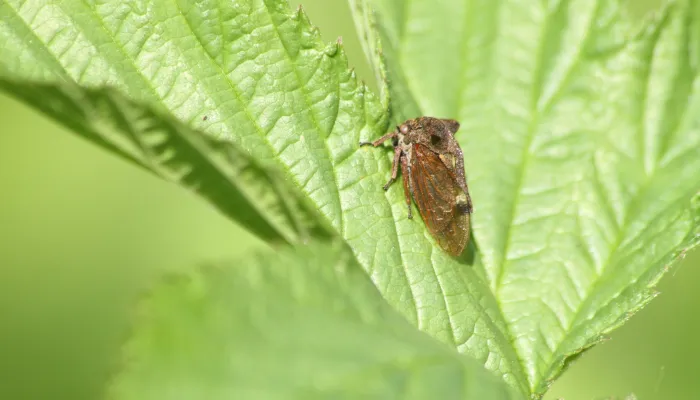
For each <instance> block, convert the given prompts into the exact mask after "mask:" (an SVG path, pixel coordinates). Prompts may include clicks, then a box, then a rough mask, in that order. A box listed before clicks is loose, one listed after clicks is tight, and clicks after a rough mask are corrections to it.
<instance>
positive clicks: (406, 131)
mask: <svg viewBox="0 0 700 400" xmlns="http://www.w3.org/2000/svg"><path fill="white" fill-rule="evenodd" d="M399 130H400V131H401V133H403V134H404V135H405V134H407V133H408V126H406V125H401V127H399Z"/></svg>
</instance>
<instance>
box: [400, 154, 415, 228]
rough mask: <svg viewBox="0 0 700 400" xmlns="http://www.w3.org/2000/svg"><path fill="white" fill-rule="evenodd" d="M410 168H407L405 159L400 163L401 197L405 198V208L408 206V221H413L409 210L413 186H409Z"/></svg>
mask: <svg viewBox="0 0 700 400" xmlns="http://www.w3.org/2000/svg"><path fill="white" fill-rule="evenodd" d="M410 168H411V167H409V166H408V163H407V162H406V159H405V158H404V159H403V160H402V162H401V174H402V175H403V195H404V197H405V198H406V206H408V219H413V213H412V210H411V198H412V196H413V186H412V185H411V172H410V170H411V169H410Z"/></svg>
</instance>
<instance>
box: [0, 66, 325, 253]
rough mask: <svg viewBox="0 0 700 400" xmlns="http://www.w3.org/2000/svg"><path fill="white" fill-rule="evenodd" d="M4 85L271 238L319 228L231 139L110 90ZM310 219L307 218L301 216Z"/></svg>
mask: <svg viewBox="0 0 700 400" xmlns="http://www.w3.org/2000/svg"><path fill="white" fill-rule="evenodd" d="M0 89H2V90H5V91H7V92H8V93H12V94H14V95H15V96H17V97H19V98H21V99H23V100H25V101H26V102H27V103H29V104H32V105H34V106H36V107H38V108H39V109H40V110H41V111H43V112H45V113H46V114H48V115H50V116H53V117H54V118H56V119H57V120H59V121H62V122H63V123H65V124H66V125H68V126H69V127H71V128H72V129H74V130H75V131H76V132H80V133H81V134H83V135H84V136H85V137H86V138H87V139H89V140H91V141H92V142H94V143H95V144H97V145H99V146H102V147H104V148H107V149H109V150H111V151H112V152H114V153H116V154H117V155H119V156H121V157H123V158H125V159H127V160H129V161H131V162H133V163H134V164H136V165H138V166H140V167H142V168H144V169H146V170H148V171H150V172H152V173H154V174H156V175H158V176H159V177H161V178H163V179H165V180H168V181H172V182H177V183H179V184H181V185H183V186H185V187H188V188H191V189H193V190H195V191H197V192H198V193H199V194H200V195H202V196H204V197H205V198H207V199H208V200H209V201H210V202H212V203H213V204H214V205H215V206H217V207H218V208H219V209H220V210H221V211H222V212H223V213H224V214H225V215H227V216H229V217H230V218H232V219H234V220H235V221H237V222H238V223H240V224H241V225H242V226H244V227H246V228H248V229H249V230H251V231H252V232H255V233H256V234H257V235H258V236H260V237H262V238H265V239H267V240H268V241H285V242H295V241H298V240H300V239H301V238H304V237H307V236H308V235H309V234H310V232H316V231H319V230H320V229H321V227H319V226H315V225H312V223H311V222H309V221H308V220H305V219H303V218H307V219H308V218H309V217H308V215H309V214H310V211H308V209H305V208H304V207H307V206H308V205H306V204H304V202H303V201H302V200H299V199H298V198H297V197H295V191H294V188H292V187H289V185H288V184H287V183H286V182H285V181H284V179H283V178H282V174H281V173H280V172H279V171H277V170H276V169H275V168H274V165H270V164H269V163H265V162H262V161H260V160H257V159H255V158H253V157H251V156H250V155H249V154H248V153H247V152H245V151H243V150H241V149H240V147H239V146H238V145H236V144H234V143H231V142H230V141H224V140H219V139H214V138H209V137H206V136H204V135H201V134H200V133H199V132H197V131H195V130H193V129H192V128H189V127H187V126H185V125H184V124H182V123H181V122H178V121H176V120H174V119H173V118H172V117H171V116H169V115H167V114H166V113H163V112H161V111H159V110H152V109H150V108H148V107H144V106H142V105H140V104H135V103H134V102H133V101H132V100H130V99H126V98H124V96H123V95H122V94H120V93H119V92H116V91H114V90H109V89H102V90H96V89H88V90H85V89H81V88H79V87H77V86H75V85H70V84H64V85H48V84H31V83H27V82H16V81H11V80H7V79H4V78H1V77H0ZM304 216H305V217H304Z"/></svg>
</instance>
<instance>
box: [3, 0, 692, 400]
mask: <svg viewBox="0 0 700 400" xmlns="http://www.w3.org/2000/svg"><path fill="white" fill-rule="evenodd" d="M357 3H358V4H359V6H358V5H357V4H356V5H355V6H356V7H354V10H355V11H356V12H357V13H356V15H357V21H358V23H357V25H358V26H359V27H361V28H362V29H364V33H365V35H363V37H365V36H366V40H365V44H366V49H367V50H368V51H369V53H368V55H369V56H370V58H371V60H372V61H373V64H374V65H375V70H376V72H377V74H378V76H379V77H380V78H381V79H383V80H385V81H386V82H385V83H384V84H383V88H384V92H383V97H382V100H383V101H381V102H380V101H379V99H377V98H376V97H375V96H374V95H373V94H372V93H370V92H369V91H368V90H367V89H366V88H365V87H364V86H362V85H358V84H357V83H356V81H355V77H354V75H353V74H352V73H351V72H349V71H348V69H347V65H346V59H345V55H344V54H343V49H342V46H340V45H339V44H331V45H326V44H324V43H322V42H321V40H320V37H319V35H318V32H317V31H316V30H315V29H314V28H313V27H312V26H311V25H310V23H309V21H308V20H307V19H306V17H305V16H304V14H303V13H302V12H297V13H295V14H292V15H290V13H289V11H288V9H287V6H286V4H284V3H283V2H282V1H280V0H246V1H214V0H205V1H201V2H196V3H192V2H186V1H182V0H176V1H173V2H165V1H145V0H133V1H130V2H104V3H90V2H84V1H78V0H65V1H61V2H55V3H51V4H48V5H46V4H43V3H41V4H35V3H26V2H20V1H18V0H13V1H5V2H2V3H0V79H1V80H2V85H0V87H1V88H2V89H3V90H5V91H7V92H8V93H11V94H13V95H15V96H17V97H19V98H22V99H24V100H25V101H27V102H28V103H30V104H33V105H34V106H36V107H39V108H40V109H43V110H45V111H46V112H48V113H49V114H50V115H52V116H53V117H54V118H56V119H57V120H58V121H60V122H62V123H64V124H66V125H68V126H70V127H72V128H73V129H75V130H76V131H77V132H79V133H80V134H82V135H84V136H86V137H88V138H91V140H93V141H95V142H97V143H99V144H101V145H103V146H105V147H108V148H110V149H111V150H112V151H117V152H118V153H119V154H122V155H125V154H126V155H129V157H130V159H131V160H132V161H134V162H136V163H137V164H139V165H142V166H145V167H146V168H149V169H152V170H155V171H157V172H159V173H160V174H161V175H166V176H170V177H172V176H175V177H179V176H181V174H182V171H183V169H184V170H186V171H194V172H193V173H191V174H190V175H188V176H187V177H188V179H187V180H186V183H187V182H203V181H207V182H216V184H212V185H211V186H206V187H207V188H210V189H207V190H202V193H204V194H205V195H206V196H207V197H208V198H209V199H210V200H211V201H212V202H213V203H214V204H215V205H216V206H217V207H219V208H220V209H222V210H225V211H226V212H227V214H228V215H229V216H231V217H232V218H234V219H237V220H238V221H241V220H243V219H244V218H251V219H252V221H253V222H251V223H250V224H249V225H248V227H249V229H252V230H253V231H254V232H256V233H257V234H259V235H261V236H264V237H268V238H272V239H274V238H284V239H285V240H286V241H290V242H298V241H303V240H305V238H306V235H307V234H306V233H305V232H309V233H308V235H310V236H316V235H319V233H317V230H314V229H312V230H309V229H305V228H304V227H306V226H308V225H309V224H312V223H313V222H316V223H317V224H318V225H319V226H321V227H322V229H321V230H323V229H325V230H330V231H332V232H331V233H336V234H338V235H339V236H341V237H342V238H344V239H345V241H346V242H347V244H348V245H349V246H350V248H351V249H352V251H353V253H354V256H355V258H356V260H357V261H358V262H359V264H360V265H361V266H362V267H363V268H364V270H365V271H366V272H367V273H368V275H369V276H370V278H371V280H372V281H373V282H374V284H375V285H376V287H377V288H378V289H379V291H380V293H381V294H382V296H384V298H385V299H386V300H387V301H388V302H389V303H390V304H391V305H392V306H393V307H394V308H395V309H396V310H398V311H399V312H400V313H401V314H403V315H404V316H405V317H406V318H407V319H408V320H409V321H410V322H411V323H413V324H414V325H415V326H417V327H418V328H420V329H421V330H423V331H425V332H427V333H429V334H431V335H432V336H434V337H435V338H437V339H439V340H441V341H443V342H445V343H447V344H449V345H450V346H453V347H455V348H456V349H457V350H459V351H460V352H462V353H466V354H469V355H471V356H472V357H474V358H476V359H477V360H479V361H480V362H481V363H483V364H484V365H485V366H486V367H487V368H488V369H490V370H492V371H495V372H496V373H497V374H498V375H500V376H501V377H502V378H503V379H504V380H505V381H506V382H508V383H509V384H510V385H511V386H513V387H514V388H516V389H517V390H518V391H519V392H520V393H521V394H523V395H529V394H531V393H534V394H535V395H536V396H539V395H541V394H542V393H543V392H544V390H546V387H547V386H548V385H549V383H550V382H551V381H552V380H553V379H554V378H555V377H556V376H557V375H558V374H559V373H560V372H561V371H562V369H563V367H564V366H565V365H566V364H567V363H568V362H570V360H571V359H573V358H575V357H576V356H577V355H578V354H580V352H581V350H582V349H584V348H587V347H590V346H591V345H592V344H594V343H596V342H597V341H598V340H599V339H600V338H601V337H602V335H604V334H605V333H607V332H608V331H610V330H611V329H612V328H613V327H615V326H617V325H618V324H620V323H621V322H622V321H624V320H625V319H626V318H628V317H629V315H631V313H632V312H634V311H636V310H637V309H638V308H639V307H641V306H642V305H643V304H645V302H646V301H648V300H649V299H650V298H651V297H652V295H653V290H652V287H653V285H654V284H655V282H656V280H657V279H658V277H659V276H660V274H661V273H662V272H663V271H665V270H666V268H667V267H668V265H670V263H671V262H672V261H673V259H674V258H675V257H676V256H677V255H678V254H679V252H682V251H683V250H684V249H687V248H689V247H691V246H692V245H694V244H697V241H698V231H697V229H698V228H697V227H698V225H700V222H698V221H697V219H698V218H700V217H698V214H699V213H700V211H698V207H697V206H696V207H695V208H693V207H691V205H690V198H691V196H692V195H693V194H695V193H697V191H698V188H700V175H699V174H698V172H697V171H700V165H698V163H699V162H700V154H699V153H698V152H700V129H699V120H698V117H697V115H700V113H698V111H700V110H699V109H700V104H699V103H700V97H699V96H698V94H697V93H698V88H699V85H700V83H698V80H697V66H698V60H699V58H698V52H697V49H698V48H700V47H699V46H697V38H698V37H699V36H698V34H697V33H698V32H700V31H699V30H698V26H699V25H698V24H697V20H696V18H697V17H696V16H697V15H700V14H698V12H697V7H698V6H697V5H696V3H688V2H679V3H678V4H677V5H676V6H674V7H672V8H668V9H666V10H665V13H663V14H662V15H660V16H659V17H658V18H657V19H655V20H654V21H651V22H650V23H648V24H646V25H645V26H644V27H643V29H641V30H639V32H635V31H633V30H632V28H631V26H633V25H634V26H636V24H632V23H631V22H630V21H629V20H628V19H626V17H624V16H623V15H622V14H621V13H620V12H619V10H618V8H617V3H615V2H607V1H603V0H599V1H593V2H587V1H583V0H577V1H565V0H560V1H553V2H544V3H542V2H537V3H536V4H535V3H532V2H529V1H525V0H511V1H505V0H503V1H495V2H494V1H485V0H484V1H476V0H474V1H453V2H451V3H450V2H437V3H436V2H429V1H427V0H413V1H411V2H400V1H397V0H395V1H390V0H377V1H376V2H375V3H373V4H374V5H375V7H376V8H377V12H378V14H377V18H376V22H378V28H379V29H378V31H376V32H375V31H374V30H372V27H373V26H374V25H373V24H374V22H373V18H372V16H371V13H370V12H369V11H368V9H367V7H366V6H365V7H364V8H362V7H363V6H364V3H363V2H360V1H358V2H357ZM691 5H692V6H693V7H695V8H696V9H695V10H691V9H690V7H691ZM358 10H359V12H358ZM378 40H380V41H378ZM380 55H381V56H382V57H383V59H384V62H382V60H381V59H379V58H378V57H379V56H380ZM36 83H42V84H43V85H44V86H42V87H40V88H38V89H37V86H35V85H36ZM103 86H110V87H113V88H114V89H115V90H117V91H119V92H120V93H122V94H124V95H125V96H126V97H127V98H129V99H130V100H129V101H130V102H129V105H128V106H124V105H123V104H122V103H123V102H124V101H126V100H124V99H123V98H120V97H116V95H109V94H107V93H112V92H109V91H103V90H102V89H97V88H101V87H103ZM101 97H109V98H110V99H109V100H105V101H104V102H101V101H98V100H97V99H99V98H101ZM64 98H66V99H65V101H66V103H67V104H66V105H63V104H61V102H63V101H64ZM115 99H121V100H115ZM131 101H133V102H131ZM112 103H115V104H117V103H118V104H120V106H118V107H116V106H115V107H114V108H115V109H116V111H110V110H109V108H110V107H112V106H111V104H112ZM382 103H383V104H382ZM386 106H390V107H391V111H392V112H393V115H392V116H391V119H392V120H394V121H397V120H400V119H402V118H407V117H415V116H417V115H419V114H427V115H434V116H450V117H456V118H458V119H459V120H460V122H461V123H462V129H461V131H460V132H459V137H458V139H459V140H460V142H461V144H462V147H463V149H464V151H465V158H466V160H465V161H466V164H467V174H468V176H469V182H470V185H471V189H472V192H473V195H474V200H475V206H476V213H475V214H474V237H475V239H476V242H477V243H478V250H477V249H475V248H474V247H472V248H470V249H469V251H468V252H467V254H465V255H464V256H463V257H461V258H459V259H454V258H450V257H448V256H447V255H446V254H444V253H443V252H442V251H441V250H439V248H438V247H436V246H435V244H434V241H433V240H432V238H430V236H429V234H428V233H427V232H426V230H425V227H424V225H423V224H422V223H421V221H420V220H413V221H410V220H408V219H407V218H406V209H405V204H404V202H403V193H402V188H401V187H400V185H395V186H394V187H392V188H391V189H390V190H389V191H388V192H387V193H384V192H383V191H382V190H381V186H382V184H383V183H384V182H385V181H386V180H387V178H388V176H389V168H390V156H389V154H388V151H387V152H386V153H383V152H382V151H380V150H376V149H366V148H365V149H359V148H358V146H357V144H358V142H359V141H360V140H367V139H370V138H375V137H378V136H379V135H381V134H383V133H384V131H385V130H386V129H387V127H388V125H389V118H388V115H387V114H386V112H385V111H386V110H385V107H386ZM105 108H107V109H108V111H105V110H104V109H105ZM122 108H123V109H124V110H132V111H123V110H122ZM149 113H151V114H149ZM121 114H126V115H132V114H135V115H136V116H138V115H141V114H147V115H151V116H149V117H147V118H146V120H148V121H150V122H149V124H152V125H154V126H156V127H157V128H156V131H157V132H158V133H157V134H156V135H153V136H150V134H149V132H150V131H149V130H148V129H142V128H140V127H139V126H138V124H136V128H131V127H130V125H134V124H133V122H135V121H138V120H139V118H138V117H134V116H133V115H132V116H131V117H128V118H124V117H120V115H121ZM96 115H97V116H96ZM205 116H206V117H207V118H206V120H204V117H205ZM161 120H162V121H161ZM165 120H168V121H170V122H164V121H165ZM174 120H178V121H182V123H184V124H186V125H187V126H188V127H189V129H187V128H185V127H184V126H182V125H177V127H176V128H169V127H168V126H169V125H172V124H175V123H174V122H173V121H174ZM103 123H105V124H106V125H108V126H110V129H109V132H108V134H104V133H103V132H101V131H100V129H102V124H103ZM185 131H186V132H185ZM196 131H201V132H204V133H205V134H206V137H209V138H216V139H218V142H212V143H209V141H208V140H213V139H204V138H203V136H202V135H200V134H199V133H198V132H196ZM183 132H184V133H183ZM166 138H167V139H166ZM197 138H199V140H201V141H202V142H203V143H208V144H207V145H206V146H204V145H203V146H204V147H199V148H193V147H192V146H191V145H190V144H188V143H190V142H191V140H198V139H197ZM163 140H165V141H167V142H168V143H171V144H172V147H168V149H167V151H165V150H162V149H161V148H158V149H159V151H154V150H153V147H152V143H153V142H151V141H155V142H156V143H160V141H163ZM143 143H145V145H144V144H143ZM214 143H218V144H214ZM156 147H157V146H156ZM210 147H211V148H210ZM217 147H220V148H221V150H219V151H217V150H215V149H216V148H217ZM130 148H135V149H136V150H131V151H127V150H126V149H130ZM228 152H233V153H231V154H237V155H240V156H241V157H242V159H243V160H244V161H245V162H244V163H243V165H246V166H247V165H252V166H251V167H250V168H248V167H242V168H243V170H245V171H248V170H252V171H254V173H251V174H250V175H248V176H247V177H246V178H245V179H244V181H242V182H238V181H234V179H233V178H238V177H239V175H240V172H236V171H240V168H239V169H236V168H231V169H226V168H228V167H227V166H226V164H227V163H229V162H235V161H236V160H238V158H237V157H234V158H235V160H231V157H228V160H227V158H226V153H228ZM174 154H175V155H176V156H174ZM217 154H218V155H217ZM170 157H182V158H178V160H179V161H177V168H174V167H172V166H171V165H169V164H167V163H166V164H167V165H166V167H162V165H161V164H162V159H163V158H165V159H166V160H170ZM212 159H216V160H218V161H217V163H214V162H213V161H212ZM212 165H214V166H213V167H212ZM200 168H203V169H200ZM217 170H218V172H217ZM212 171H213V172H212ZM222 171H224V172H222ZM277 171H279V174H278V172H277ZM243 175H245V174H243ZM207 176H210V177H215V178H216V179H213V178H212V180H208V178H207V179H205V177H207ZM258 177H262V179H257V178H258ZM276 177H279V178H276ZM242 179H243V178H242ZM191 186H193V187H195V188H198V189H200V190H201V187H200V186H199V185H197V184H191ZM256 191H260V192H264V197H263V198H264V199H265V202H264V203H261V204H258V203H257V202H256V201H255V200H256V199H257V196H255V195H253V196H251V195H244V194H243V193H256ZM213 192H216V193H225V195H218V196H213V195H208V194H207V193H213ZM229 196H233V198H237V197H236V196H238V197H240V198H243V200H241V202H242V203H243V204H246V202H247V208H241V209H239V208H238V207H236V203H235V202H234V201H233V200H231V199H230V198H229ZM267 204H269V205H270V206H271V209H270V210H269V214H271V215H269V214H268V211H267V209H268V206H267ZM297 209H298V210H300V212H298V213H297V212H295V210H297ZM304 210H311V211H304ZM315 213H318V215H319V217H318V218H316V219H314V217H313V215H314V214H315ZM248 214H251V216H249V217H247V216H246V215H248ZM264 224H266V225H264ZM262 226H265V228H261V227H262ZM271 232H272V233H271Z"/></svg>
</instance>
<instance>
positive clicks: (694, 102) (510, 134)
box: [353, 0, 700, 395]
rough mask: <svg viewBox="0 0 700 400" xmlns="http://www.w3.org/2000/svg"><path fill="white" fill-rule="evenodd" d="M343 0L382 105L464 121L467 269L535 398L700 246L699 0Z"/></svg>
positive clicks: (399, 111) (461, 135)
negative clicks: (666, 2)
mask: <svg viewBox="0 0 700 400" xmlns="http://www.w3.org/2000/svg"><path fill="white" fill-rule="evenodd" d="M353 3H354V5H355V11H356V12H355V18H356V24H357V25H358V27H359V28H360V29H361V31H363V32H364V34H363V35H362V37H364V38H366V42H367V43H366V49H370V48H377V47H381V49H389V50H388V51H383V52H381V56H382V57H378V54H380V53H379V52H376V51H375V52H370V53H369V58H370V61H371V62H372V64H373V65H374V67H375V69H377V70H382V69H383V70H385V71H386V74H385V78H386V83H385V85H386V86H387V89H386V90H388V91H389V93H402V94H403V95H402V96H394V97H392V103H391V106H392V111H393V112H394V113H395V114H398V116H396V117H394V119H397V120H401V119H405V118H412V117H415V116H416V115H408V114H406V111H405V110H407V109H408V110H410V109H411V108H412V107H413V104H417V105H418V109H419V110H420V111H419V113H418V114H421V115H431V116H436V117H445V118H456V119H458V120H459V121H460V123H461V129H460V131H459V132H458V140H459V141H460V143H461V145H462V148H463V150H464V153H465V164H466V169H467V175H468V182H469V185H470V189H471V191H472V192H473V193H474V194H473V199H474V206H475V213H474V215H473V224H474V227H473V229H474V237H475V240H476V242H477V246H478V256H479V257H480V259H481V261H482V262H481V263H480V264H478V265H477V268H482V269H483V270H482V273H483V274H484V275H485V276H486V277H487V282H488V286H489V288H490V291H491V293H492V294H493V296H494V297H495V298H496V301H497V303H498V307H499V309H500V313H501V315H502V318H503V319H504V320H505V322H506V327H507V329H506V330H507V333H506V336H507V337H508V340H509V341H510V342H511V343H512V345H513V347H514V349H515V352H516V354H517V358H518V364H519V367H517V369H518V370H520V371H522V372H523V373H524V374H525V376H526V377H527V387H528V391H531V392H532V393H534V394H535V395H541V394H543V393H544V391H545V390H546V389H547V387H548V386H549V384H550V383H551V382H552V380H553V379H554V378H556V376H557V375H558V374H559V373H561V371H562V370H563V367H565V366H566V364H567V363H568V362H569V361H570V360H571V359H573V358H575V356H577V355H578V354H579V353H580V352H581V351H582V350H583V349H586V348H588V347H590V346H592V345H593V344H595V343H596V342H598V341H600V340H601V339H602V338H603V337H604V335H605V334H606V333H608V332H609V331H610V330H611V329H613V328H614V327H616V326H618V325H619V324H621V323H622V322H624V321H625V320H626V319H627V318H629V316H630V315H631V314H632V313H634V312H635V311H636V310H638V309H639V308H640V307H642V306H643V305H644V304H646V302H648V301H649V300H650V299H651V298H652V297H653V296H654V294H655V292H654V290H653V286H654V284H655V283H656V282H657V280H658V279H659V278H660V276H661V275H662V274H663V272H665V271H666V270H667V269H668V267H669V266H670V264H671V263H672V262H673V261H674V260H675V259H676V258H677V257H678V256H679V255H680V254H682V253H683V252H685V251H686V250H687V249H688V248H691V247H693V246H694V245H697V243H698V240H699V233H698V232H699V230H698V225H699V224H698V218H699V216H700V211H699V209H698V205H697V203H692V202H691V198H693V196H694V195H696V194H697V193H698V190H699V189H700V113H699V112H700V80H699V79H698V53H697V49H698V48H700V46H698V45H699V44H700V43H698V40H697V39H698V35H697V33H698V26H699V25H698V19H697V16H698V15H699V14H698V13H697V11H698V3H697V2H688V1H679V2H676V3H675V4H674V5H672V6H669V7H666V8H664V9H663V10H661V11H659V12H658V13H657V14H656V15H655V17H654V18H653V19H651V20H649V21H646V22H645V23H643V24H641V25H640V24H637V23H636V21H633V20H631V19H630V18H629V17H628V15H627V14H626V13H625V12H624V10H623V9H622V6H621V5H620V4H619V3H618V2H616V1H577V0H572V1H563V0H562V1H554V2H535V3H533V2H531V1H526V0H522V1H521V0H510V1H505V0H503V1H485V0H484V1H479V0H465V1H445V2H433V1H427V0H413V1H409V2H400V1H394V0H373V1H366V2H365V1H355V2H353ZM370 5H371V6H373V7H374V8H375V9H376V14H374V15H372V13H370V12H368V9H369V7H370ZM376 40H379V41H380V42H379V44H377V42H376ZM384 63H385V64H386V65H387V66H385V65H384ZM388 65H392V67H391V68H389V67H388ZM392 71H398V72H393V73H392ZM393 86H401V87H393ZM406 93H408V94H409V95H408V97H409V98H410V99H409V101H408V102H407V103H406V104H407V105H406V104H401V103H399V104H396V102H401V101H402V99H403V98H405V97H406Z"/></svg>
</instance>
